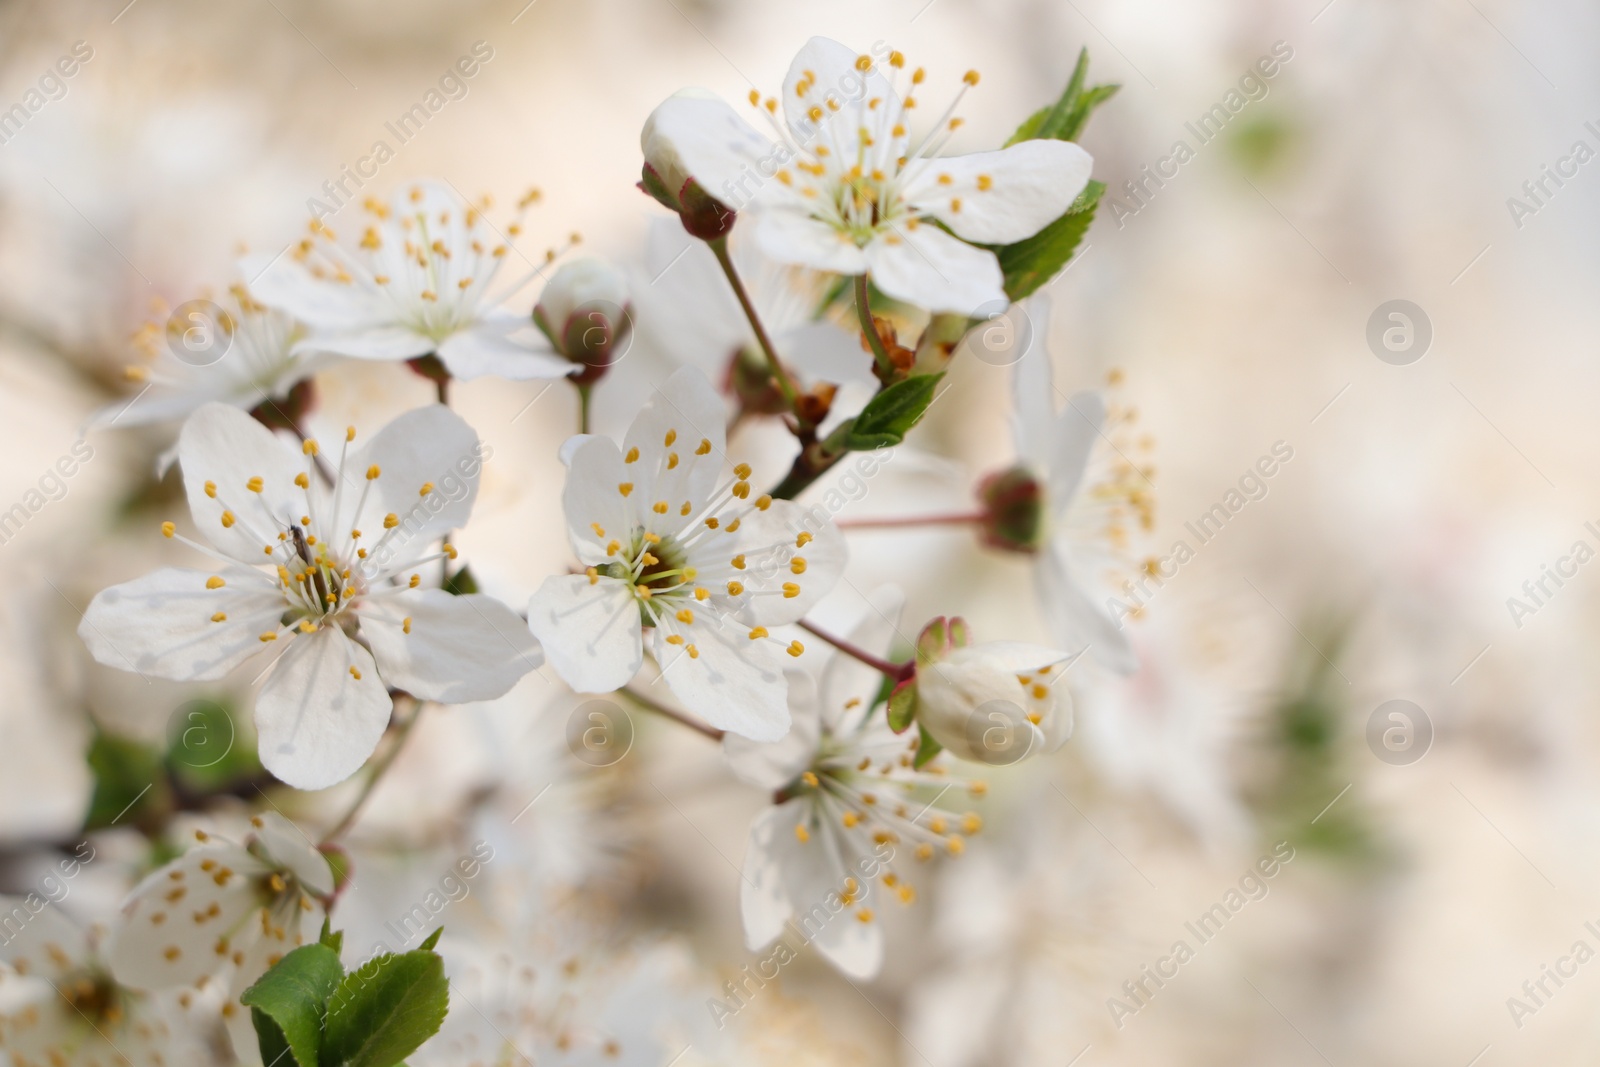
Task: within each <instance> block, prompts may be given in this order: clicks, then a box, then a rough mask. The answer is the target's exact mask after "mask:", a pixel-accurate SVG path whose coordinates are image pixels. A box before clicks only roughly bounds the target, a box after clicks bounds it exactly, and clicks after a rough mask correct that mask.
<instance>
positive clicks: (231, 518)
mask: <svg viewBox="0 0 1600 1067" xmlns="http://www.w3.org/2000/svg"><path fill="white" fill-rule="evenodd" d="M178 462H179V463H180V464H181V465H182V467H183V487H184V491H185V492H186V493H187V494H188V497H189V512H190V514H191V515H193V516H194V522H195V525H196V526H198V527H199V528H200V532H201V533H202V534H203V535H204V536H205V538H206V539H207V540H208V541H210V542H211V543H212V544H214V545H216V546H217V548H219V549H221V550H222V551H223V552H226V553H227V554H228V555H230V556H232V557H233V558H234V559H237V560H240V561H242V562H244V563H247V564H250V565H252V566H254V565H256V564H259V563H261V562H263V560H264V559H265V555H264V553H263V552H262V549H263V548H265V547H266V546H267V545H269V544H273V545H275V544H277V543H278V534H280V533H282V532H283V531H284V529H285V528H286V527H287V526H288V525H289V524H290V523H292V522H295V521H296V520H297V519H298V517H299V516H300V514H301V513H302V511H303V510H304V508H305V501H306V496H305V491H304V490H302V489H300V488H298V487H297V486H296V485H295V484H294V479H295V476H296V475H297V474H302V473H305V472H306V471H307V470H308V469H309V468H310V461H309V460H308V459H307V458H306V457H305V456H303V455H301V454H300V452H299V450H297V449H295V448H293V447H292V446H290V445H289V444H288V443H287V442H286V441H283V440H282V439H280V438H278V437H277V436H276V435H274V434H273V432H272V431H271V430H269V429H267V428H266V427H265V426H263V425H261V424H260V423H259V422H257V421H256V420H255V419H253V418H251V417H250V416H249V415H247V414H245V413H244V412H243V411H240V410H239V409H238V408H235V407H230V406H228V405H227V404H207V405H205V406H204V407H202V408H200V410H198V411H196V412H195V413H194V414H193V415H191V416H189V420H188V421H187V422H185V423H184V424H183V431H182V432H181V433H180V434H179V435H178ZM311 477H313V478H314V477H315V474H312V475H311ZM252 478H260V479H261V482H262V489H261V492H259V493H256V492H252V491H251V490H250V489H249V485H250V484H251V479H252ZM208 487H210V490H211V491H210V492H208ZM212 492H214V494H215V495H211V493H212ZM225 523H227V524H228V525H224V524H225Z"/></svg>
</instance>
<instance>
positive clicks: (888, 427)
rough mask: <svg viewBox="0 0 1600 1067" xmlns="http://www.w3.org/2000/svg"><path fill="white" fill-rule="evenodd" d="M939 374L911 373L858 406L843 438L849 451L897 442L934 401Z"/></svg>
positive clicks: (880, 446)
mask: <svg viewBox="0 0 1600 1067" xmlns="http://www.w3.org/2000/svg"><path fill="white" fill-rule="evenodd" d="M943 377H944V375H943V374H942V373H941V374H914V375H912V376H911V377H909V378H906V379H904V380H902V381H898V382H895V383H894V384H893V385H891V386H889V387H888V388H887V389H884V390H883V391H882V392H880V393H879V394H878V395H877V396H875V397H873V398H872V400H871V401H869V402H868V403H867V406H866V407H864V408H862V409H861V414H859V415H857V416H856V418H855V422H854V423H853V424H852V425H851V427H850V432H849V436H848V437H847V438H846V440H845V444H846V447H848V448H849V449H850V451H852V452H870V451H871V450H873V449H875V448H883V447H886V446H888V445H897V444H899V443H900V442H901V441H903V440H905V436H906V433H907V432H908V431H909V430H910V429H911V428H912V427H913V426H915V425H916V424H917V421H918V420H919V419H921V418H922V413H923V412H925V411H927V410H928V405H929V404H931V403H932V402H933V390H934V387H935V386H937V385H938V384H939V379H940V378H943Z"/></svg>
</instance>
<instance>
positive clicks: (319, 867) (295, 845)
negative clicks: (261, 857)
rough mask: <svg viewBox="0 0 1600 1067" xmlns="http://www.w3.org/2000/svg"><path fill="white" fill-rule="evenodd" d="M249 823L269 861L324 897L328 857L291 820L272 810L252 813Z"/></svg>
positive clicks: (329, 881)
mask: <svg viewBox="0 0 1600 1067" xmlns="http://www.w3.org/2000/svg"><path fill="white" fill-rule="evenodd" d="M250 825H251V826H252V827H254V828H255V832H256V836H257V837H259V838H260V839H261V845H262V847H263V848H264V849H266V853H267V855H268V856H270V857H271V858H272V861H273V862H274V863H276V864H278V865H279V866H281V867H282V868H283V869H285V870H287V871H288V872H289V873H291V874H293V875H294V876H295V878H297V879H298V880H299V881H300V884H301V885H303V886H305V887H306V888H307V889H309V890H311V891H312V892H313V893H319V894H321V895H323V896H328V895H329V894H331V893H332V892H333V871H332V870H330V869H329V867H328V859H327V857H326V856H324V855H323V854H322V853H321V852H318V851H317V849H316V847H315V846H314V845H313V844H312V843H311V841H310V840H309V839H307V837H306V835H305V834H304V833H303V832H302V831H301V830H300V828H299V827H297V826H296V825H295V824H294V823H292V822H290V821H289V820H288V819H286V818H284V817H283V816H282V815H280V814H278V813H277V812H275V811H264V812H261V813H260V814H258V815H255V816H252V817H251V819H250Z"/></svg>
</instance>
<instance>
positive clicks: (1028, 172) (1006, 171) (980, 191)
mask: <svg viewBox="0 0 1600 1067" xmlns="http://www.w3.org/2000/svg"><path fill="white" fill-rule="evenodd" d="M921 167H922V169H921V170H920V171H919V172H918V174H917V177H916V178H915V179H913V180H912V181H911V182H910V183H909V184H908V185H907V187H906V190H905V197H906V199H907V200H909V201H910V202H911V203H912V204H913V205H915V206H916V207H918V208H921V209H922V210H923V211H925V212H926V213H928V214H929V215H932V216H933V217H934V218H936V219H938V220H939V221H940V222H942V223H944V224H945V225H946V226H948V227H950V229H951V230H953V231H954V232H955V234H956V236H957V237H961V238H963V239H965V240H968V241H979V242H982V243H983V244H995V245H1003V244H1011V243H1012V242H1014V241H1020V240H1022V239H1023V238H1026V237H1032V236H1033V235H1034V234H1036V233H1038V232H1039V231H1040V230H1042V229H1044V227H1045V226H1047V225H1049V224H1050V223H1052V222H1054V221H1055V220H1056V219H1058V218H1060V217H1061V216H1062V215H1063V214H1065V213H1066V210H1067V208H1069V207H1071V206H1072V202H1073V201H1074V200H1076V199H1077V197H1078V194H1079V193H1081V192H1083V187H1084V186H1085V185H1087V184H1088V183H1089V175H1090V173H1091V172H1092V171H1093V169H1094V160H1093V159H1091V158H1090V156H1089V153H1087V152H1085V151H1084V150H1083V149H1082V148H1079V147H1078V146H1077V145H1075V144H1073V143H1072V142H1070V141H1056V140H1032V141H1022V142H1019V143H1018V144H1014V145H1012V146H1011V147H1010V148H1002V149H1000V150H999V151H997V152H974V153H973V154H972V155H969V156H951V157H947V158H943V159H934V160H930V161H928V162H927V163H925V164H922V165H921ZM942 179H949V180H948V181H947V182H946V181H943V180H942ZM958 205H959V206H958Z"/></svg>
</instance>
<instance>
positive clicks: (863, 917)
mask: <svg viewBox="0 0 1600 1067" xmlns="http://www.w3.org/2000/svg"><path fill="white" fill-rule="evenodd" d="M856 918H857V919H858V920H859V921H861V922H864V923H869V922H871V921H872V909H871V908H862V909H861V910H860V911H858V912H856Z"/></svg>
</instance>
